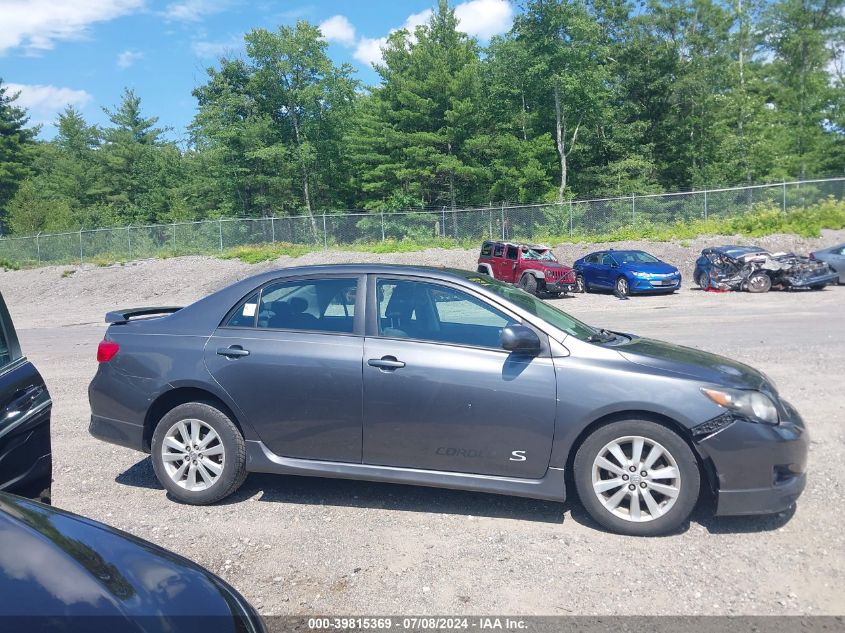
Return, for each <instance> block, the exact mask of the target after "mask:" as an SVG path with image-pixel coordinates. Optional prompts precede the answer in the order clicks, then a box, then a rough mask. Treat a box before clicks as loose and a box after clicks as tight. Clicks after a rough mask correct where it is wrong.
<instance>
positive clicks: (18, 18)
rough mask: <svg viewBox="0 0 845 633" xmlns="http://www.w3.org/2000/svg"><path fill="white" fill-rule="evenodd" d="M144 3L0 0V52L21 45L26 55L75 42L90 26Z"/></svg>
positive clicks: (124, 0) (135, 0) (136, 0)
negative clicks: (58, 42) (68, 41)
mask: <svg viewBox="0 0 845 633" xmlns="http://www.w3.org/2000/svg"><path fill="white" fill-rule="evenodd" d="M143 4H144V0H62V1H61V2H56V1H55V0H2V1H0V14H2V18H0V24H2V27H0V53H3V52H5V51H7V50H10V49H13V48H17V47H18V46H24V47H25V48H26V49H27V50H28V52H30V53H32V52H37V51H42V50H48V49H51V48H53V45H54V43H55V42H56V41H57V40H73V39H79V38H81V37H84V36H85V35H86V32H87V29H88V27H89V26H90V25H92V24H94V23H96V22H106V21H108V20H113V19H115V18H118V17H120V16H123V15H127V14H129V13H132V12H134V11H136V10H138V9H140V8H141V7H142V6H143Z"/></svg>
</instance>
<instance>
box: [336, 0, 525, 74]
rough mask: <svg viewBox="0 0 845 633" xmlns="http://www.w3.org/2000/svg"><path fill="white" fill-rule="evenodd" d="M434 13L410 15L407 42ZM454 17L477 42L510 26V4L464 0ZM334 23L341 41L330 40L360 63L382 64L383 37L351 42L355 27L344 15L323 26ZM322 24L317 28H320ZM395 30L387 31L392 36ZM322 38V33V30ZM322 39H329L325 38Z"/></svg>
mask: <svg viewBox="0 0 845 633" xmlns="http://www.w3.org/2000/svg"><path fill="white" fill-rule="evenodd" d="M433 14H434V10H433V9H425V10H423V11H420V12H419V13H412V14H411V15H409V16H408V17H407V18H405V22H404V23H403V24H402V26H401V27H399V28H401V29H405V30H407V31H408V33H409V34H410V36H411V37H410V39H411V41H414V31H415V30H416V28H417V27H418V26H421V25H423V24H427V23H428V21H429V20H430V19H431V16H432V15H433ZM455 17H456V18H457V20H458V30H460V31H463V32H464V33H466V34H467V35H469V36H471V37H477V38H479V39H481V40H489V39H490V38H491V37H493V36H494V35H498V34H500V33H504V32H505V31H507V30H508V29H510V27H511V23H512V22H513V5H511V3H510V2H509V0H468V1H467V2H462V3H460V4H458V5H456V6H455ZM333 20H337V21H338V23H340V22H341V21H342V24H343V25H344V26H345V27H346V31H345V32H344V35H345V38H344V39H343V40H341V38H339V37H336V38H335V39H334V41H338V42H341V43H343V44H344V45H345V46H349V47H352V46H354V47H355V50H354V52H353V53H352V55H353V57H354V58H355V59H357V60H358V61H359V62H361V63H362V64H378V63H381V61H382V48H383V47H384V45H385V44H386V43H387V36H385V37H361V38H359V39H358V41H357V42H355V27H354V26H352V24H350V22H349V20H347V19H346V17H345V16H342V15H336V16H334V17H331V18H329V19H328V20H326V22H324V23H323V24H326V23H328V22H331V21H333ZM322 27H323V25H322V24H321V25H320V28H321V29H322ZM397 30H399V29H391V30H390V31H389V32H388V35H389V34H390V33H393V32H395V31H397ZM323 34H324V35H326V31H323ZM326 39H328V40H331V39H332V38H331V37H329V36H328V35H326Z"/></svg>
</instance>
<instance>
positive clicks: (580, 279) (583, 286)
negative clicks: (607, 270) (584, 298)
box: [575, 275, 587, 292]
mask: <svg viewBox="0 0 845 633" xmlns="http://www.w3.org/2000/svg"><path fill="white" fill-rule="evenodd" d="M575 292H587V282H585V281H584V275H576V276H575Z"/></svg>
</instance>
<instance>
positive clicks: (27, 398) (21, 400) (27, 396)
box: [5, 385, 44, 416]
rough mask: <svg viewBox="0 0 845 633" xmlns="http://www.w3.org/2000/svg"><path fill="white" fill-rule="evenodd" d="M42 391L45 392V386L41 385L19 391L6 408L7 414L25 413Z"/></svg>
mask: <svg viewBox="0 0 845 633" xmlns="http://www.w3.org/2000/svg"><path fill="white" fill-rule="evenodd" d="M42 393H44V387H42V386H40V385H35V386H32V387H29V388H27V389H24V390H23V391H19V392H17V393H16V394H15V398H14V399H13V400H12V401H11V402H10V403H9V404H8V406H7V407H6V408H5V412H6V415H7V416H17V415H20V414H21V413H24V412H25V411H26V410H27V409H29V407H30V406H31V405H32V403H33V402H35V401H36V400H37V399H38V397H39V396H40V395H41V394H42Z"/></svg>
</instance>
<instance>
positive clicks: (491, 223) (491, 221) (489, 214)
mask: <svg viewBox="0 0 845 633" xmlns="http://www.w3.org/2000/svg"><path fill="white" fill-rule="evenodd" d="M492 206H493V203H492V202H491V203H490V207H491V208H490V209H488V216H489V217H490V239H491V240H492V239H493V209H492Z"/></svg>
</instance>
